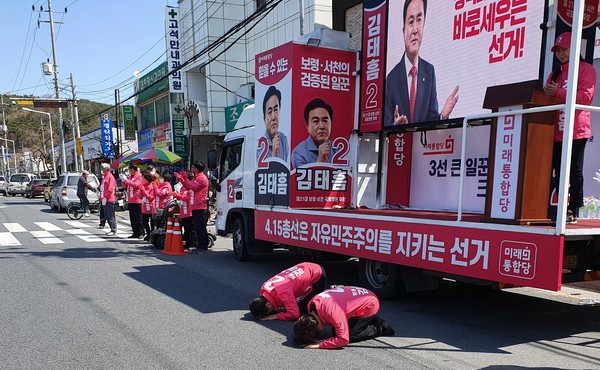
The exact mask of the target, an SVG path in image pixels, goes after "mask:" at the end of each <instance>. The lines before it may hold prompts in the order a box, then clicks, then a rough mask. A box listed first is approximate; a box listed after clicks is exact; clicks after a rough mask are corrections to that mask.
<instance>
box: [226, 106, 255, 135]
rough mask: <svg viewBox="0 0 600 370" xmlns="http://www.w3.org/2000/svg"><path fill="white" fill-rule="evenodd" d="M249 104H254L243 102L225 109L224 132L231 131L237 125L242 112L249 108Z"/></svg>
mask: <svg viewBox="0 0 600 370" xmlns="http://www.w3.org/2000/svg"><path fill="white" fill-rule="evenodd" d="M250 104H254V102H252V101H249V100H248V101H245V102H242V103H238V104H235V105H230V106H229V107H225V132H229V131H232V130H233V129H234V127H235V124H236V123H237V121H238V119H239V118H240V115H241V114H242V111H243V110H244V109H245V108H246V107H247V106H249V105H250Z"/></svg>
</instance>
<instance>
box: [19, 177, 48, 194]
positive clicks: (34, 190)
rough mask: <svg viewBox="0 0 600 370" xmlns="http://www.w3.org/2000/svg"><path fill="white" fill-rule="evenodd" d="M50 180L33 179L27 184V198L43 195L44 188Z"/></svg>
mask: <svg viewBox="0 0 600 370" xmlns="http://www.w3.org/2000/svg"><path fill="white" fill-rule="evenodd" d="M49 181H50V180H49V179H34V180H31V181H30V182H29V184H27V187H26V188H25V196H26V197H27V198H34V197H37V196H38V195H43V194H44V188H45V187H46V185H47V184H48V182H49Z"/></svg>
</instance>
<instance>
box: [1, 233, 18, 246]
mask: <svg viewBox="0 0 600 370" xmlns="http://www.w3.org/2000/svg"><path fill="white" fill-rule="evenodd" d="M11 245H21V243H20V242H19V241H18V240H17V238H15V236H14V235H13V234H12V233H10V232H0V246H3V247H8V246H11Z"/></svg>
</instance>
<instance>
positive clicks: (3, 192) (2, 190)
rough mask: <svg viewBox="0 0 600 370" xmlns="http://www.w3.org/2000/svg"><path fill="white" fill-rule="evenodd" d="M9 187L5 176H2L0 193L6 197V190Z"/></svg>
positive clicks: (0, 177)
mask: <svg viewBox="0 0 600 370" xmlns="http://www.w3.org/2000/svg"><path fill="white" fill-rule="evenodd" d="M7 187H8V183H7V182H6V179H5V178H4V176H0V193H1V194H4V195H6V188H7Z"/></svg>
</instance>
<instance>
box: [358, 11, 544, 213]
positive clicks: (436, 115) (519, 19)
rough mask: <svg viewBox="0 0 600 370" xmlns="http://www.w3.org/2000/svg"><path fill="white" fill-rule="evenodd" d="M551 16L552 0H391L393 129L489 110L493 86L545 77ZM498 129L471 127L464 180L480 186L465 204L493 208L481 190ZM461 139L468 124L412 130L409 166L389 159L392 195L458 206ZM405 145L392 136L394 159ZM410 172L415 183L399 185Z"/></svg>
mask: <svg viewBox="0 0 600 370" xmlns="http://www.w3.org/2000/svg"><path fill="white" fill-rule="evenodd" d="M543 15H544V3H543V2H540V3H534V2H531V1H529V2H528V1H526V0H514V1H505V0H491V1H486V2H483V1H466V0H454V1H447V2H429V3H428V4H427V8H426V9H425V4H424V2H423V1H422V0H406V1H405V0H388V22H387V40H386V45H387V55H386V80H385V101H384V128H391V127H393V126H395V125H402V124H406V123H419V122H427V121H438V120H444V119H452V118H460V117H464V116H467V115H473V114H478V113H482V114H483V113H490V111H489V110H485V109H483V100H484V98H485V92H486V89H487V87H488V86H495V85H504V84H509V83H515V82H521V81H529V80H536V79H538V78H539V75H540V55H541V53H540V50H541V45H542V35H543V33H542V30H541V29H540V27H539V25H540V24H542V23H543V21H544V20H543ZM364 37H365V36H364V35H363V38H364ZM413 67H415V69H413ZM411 92H412V94H411ZM489 135H490V134H489V127H476V128H469V129H468V136H467V143H464V145H465V146H466V158H467V163H466V165H465V167H466V168H465V169H464V171H465V172H466V173H467V175H466V178H465V189H466V188H469V189H472V190H474V191H472V192H471V191H466V190H465V191H464V193H463V195H464V202H465V203H464V204H463V209H465V210H469V211H474V212H483V211H484V208H485V201H484V200H485V198H484V197H485V190H479V189H485V183H484V181H486V180H485V179H484V178H483V174H484V173H487V156H488V152H487V147H488V145H489V140H490V137H489ZM406 136H407V135H406V134H405V137H404V140H405V141H406V140H408V138H407V137H406ZM448 138H451V141H452V143H453V144H452V145H453V148H452V153H449V150H450V149H449V148H444V146H445V145H446V144H445V143H446V141H447V139H448ZM461 141H462V130H461V129H451V130H438V131H427V132H426V133H423V134H421V133H418V134H413V135H412V149H411V151H410V152H406V151H405V152H404V153H403V154H404V161H408V162H409V164H410V172H409V174H406V173H402V172H399V168H398V165H397V164H396V162H393V161H390V162H389V163H388V168H387V169H386V173H385V175H386V176H387V185H388V186H387V192H386V201H387V202H388V203H390V202H398V201H399V200H405V199H406V198H407V197H408V198H409V199H410V200H409V204H408V205H409V206H410V207H413V208H423V209H433V210H440V209H444V210H456V209H457V205H458V194H459V191H458V189H457V187H458V175H459V174H460V171H462V170H463V169H461V168H460V150H459V149H458V148H462V146H463V143H462V142H461ZM397 144H398V140H396V138H392V137H391V138H390V140H389V144H388V153H389V154H388V159H389V158H390V156H393V155H395V156H399V155H400V154H398V146H397ZM405 149H406V148H405ZM457 165H458V168H457V167H456V166H457ZM407 176H410V184H411V185H410V188H408V189H404V190H398V188H397V187H393V186H390V185H392V184H396V183H397V181H405V180H406V178H407ZM449 180H452V181H451V182H449ZM482 181H483V182H482ZM399 191H400V192H404V193H402V194H398V192H399ZM403 205H406V204H403Z"/></svg>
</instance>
